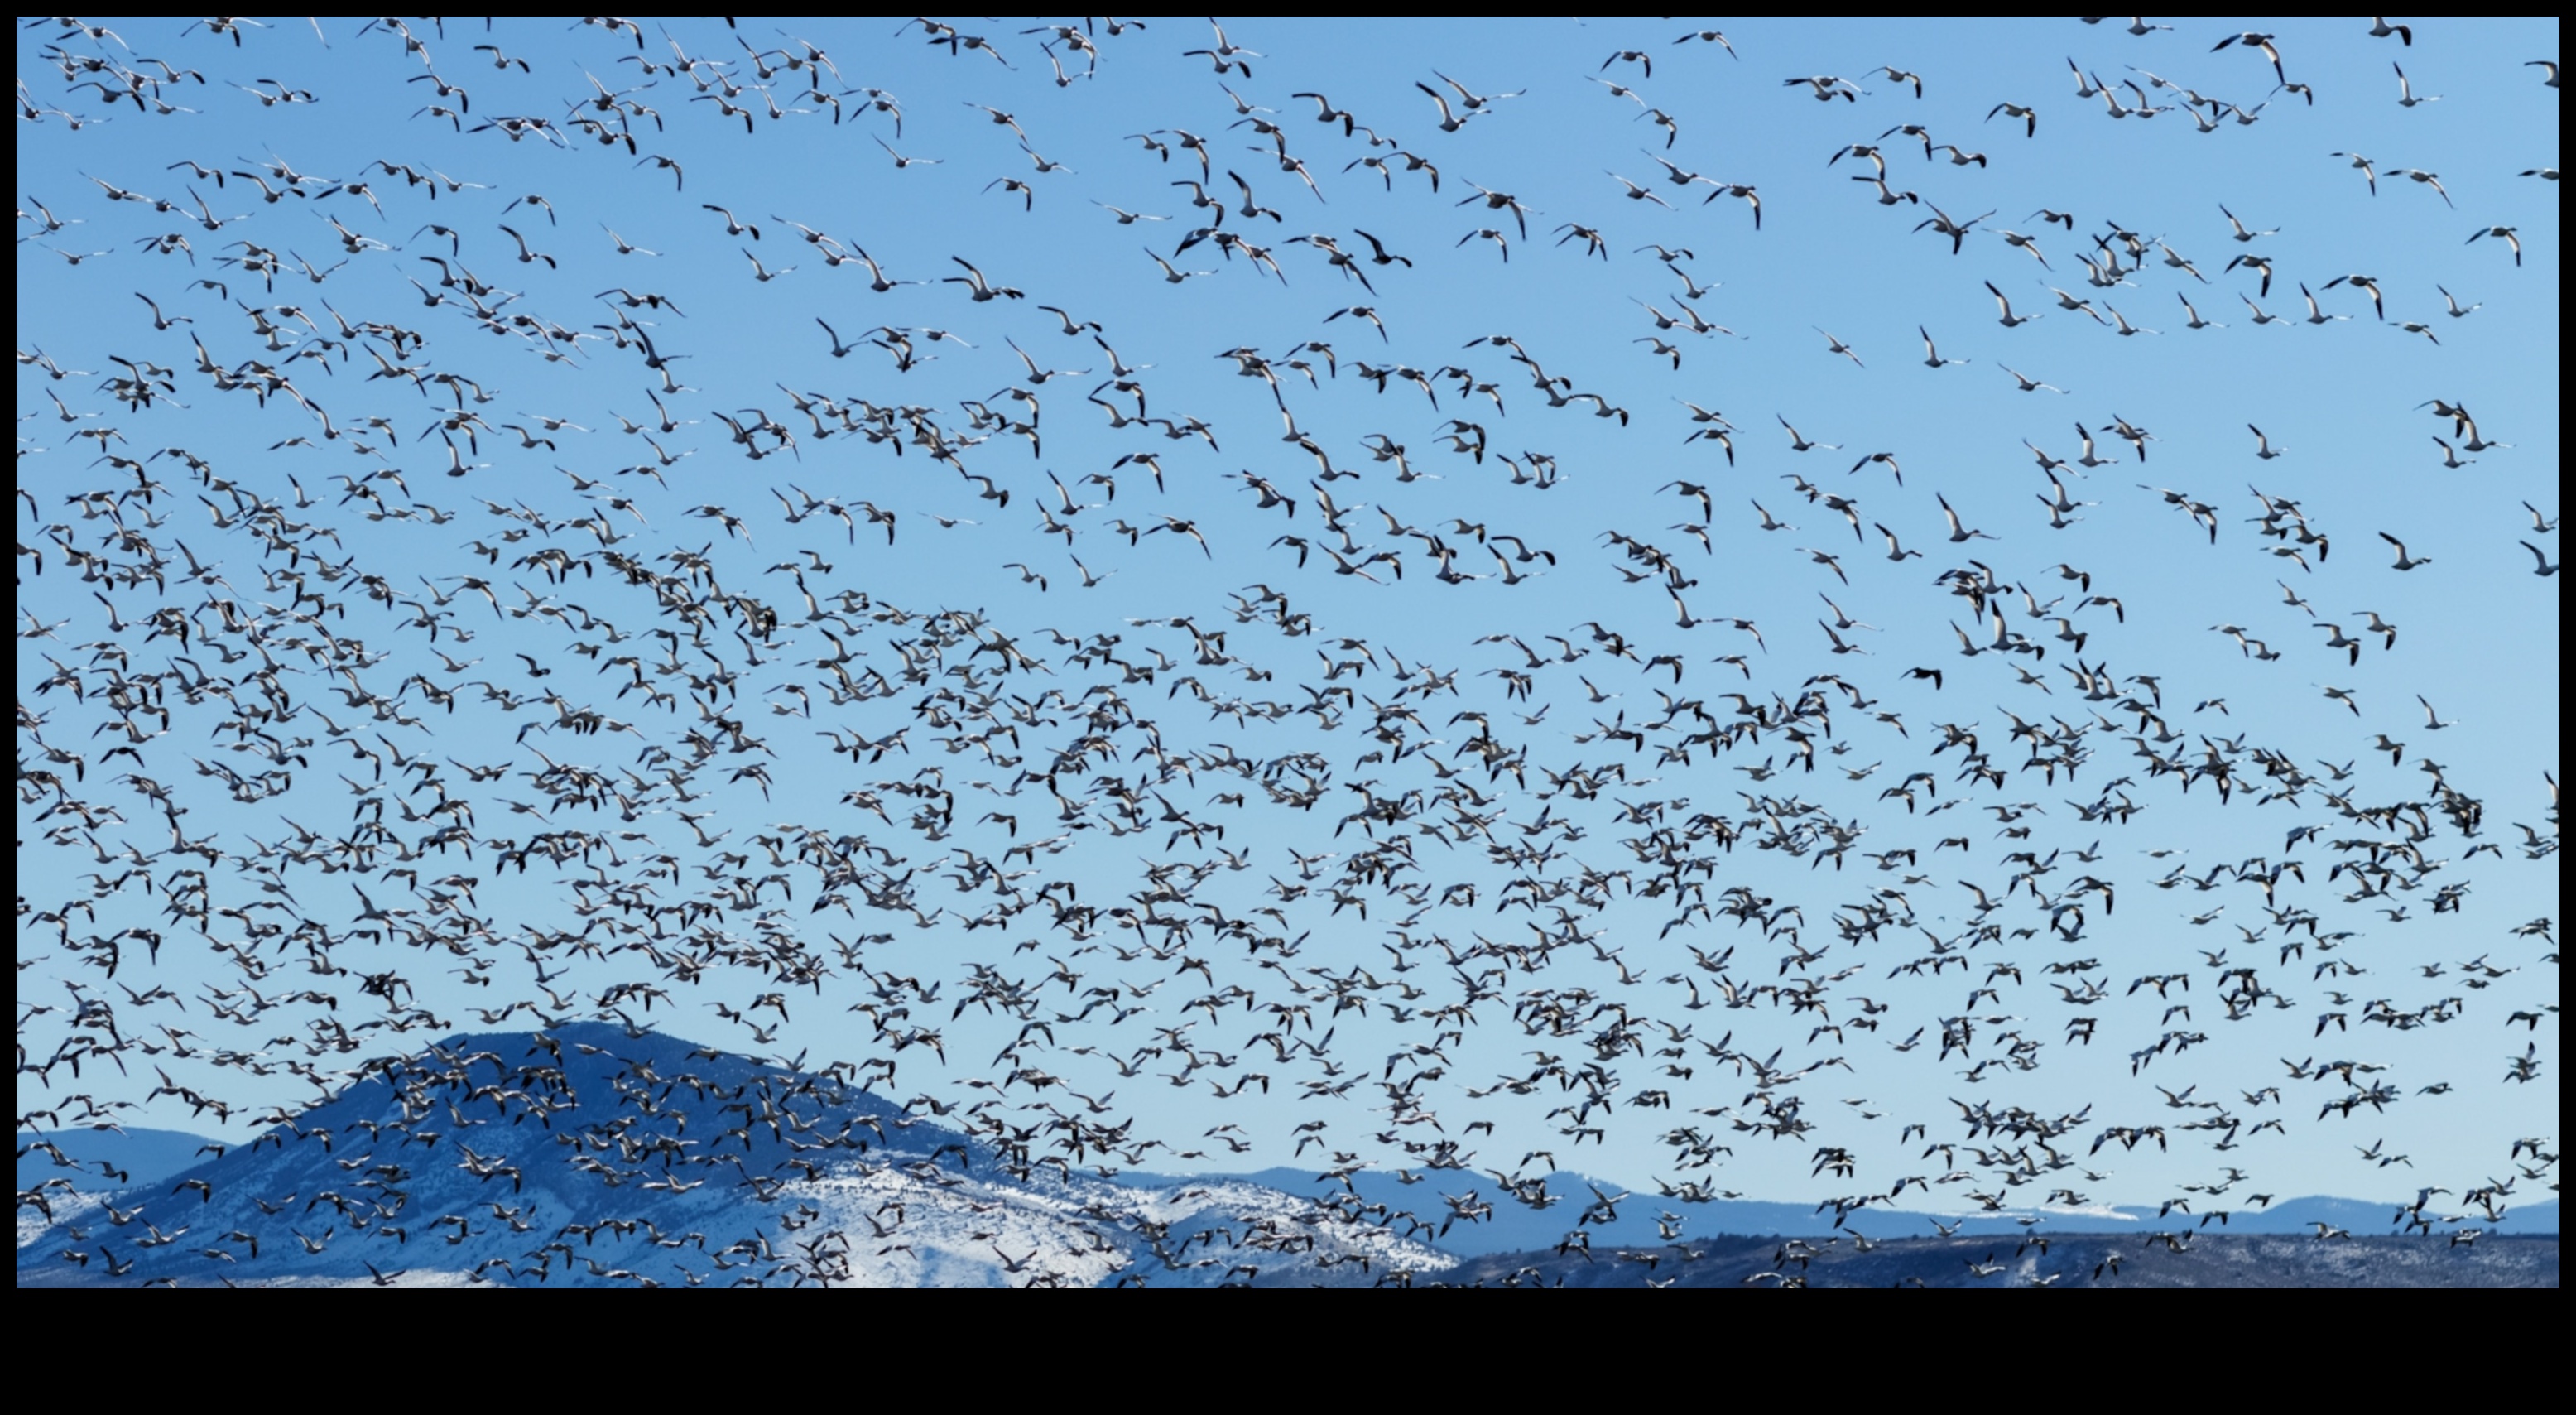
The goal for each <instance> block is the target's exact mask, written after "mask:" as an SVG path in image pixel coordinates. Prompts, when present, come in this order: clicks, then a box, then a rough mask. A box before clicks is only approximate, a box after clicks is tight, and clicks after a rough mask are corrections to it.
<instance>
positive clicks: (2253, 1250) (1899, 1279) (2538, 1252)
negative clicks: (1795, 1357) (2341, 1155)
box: [1425, 1231, 2558, 1288]
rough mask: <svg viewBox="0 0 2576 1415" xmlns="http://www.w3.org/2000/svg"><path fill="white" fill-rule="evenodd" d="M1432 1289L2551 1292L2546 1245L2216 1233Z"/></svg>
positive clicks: (1971, 1241)
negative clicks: (2405, 1289)
mask: <svg viewBox="0 0 2576 1415" xmlns="http://www.w3.org/2000/svg"><path fill="white" fill-rule="evenodd" d="M1425 1280H1426V1281H1428V1282H1438V1283H1441V1284H1455V1285H1462V1286H1470V1287H1644V1286H1650V1285H1651V1286H1657V1287H1731V1288H1745V1287H1985V1288H2028V1287H2052V1288H2057V1287H2063V1288H2090V1287H2105V1288H2121V1287H2228V1288H2242V1287H2262V1288H2280V1287H2301V1288H2306V1287H2334V1288H2345V1287H2538V1288H2555V1287H2557V1286H2558V1239H2557V1237H2556V1236H2555V1235H2534V1236H2528V1237H2493V1236H2489V1237H2481V1238H2476V1239H2473V1240H2469V1241H2464V1242H2453V1241H2452V1240H2450V1239H2448V1238H2441V1237H2425V1236H2422V1235H2417V1236H2414V1237H2388V1236H2384V1235H2383V1236H2371V1237H2361V1236H2358V1235H2356V1236H2354V1237H2351V1238H2327V1239H2319V1238H2317V1237H2315V1236H2313V1234H2312V1235H2311V1236H2309V1237H2304V1238H2293V1237H2291V1236H2290V1235H2288V1234H2282V1233H2263V1234H2256V1233H2228V1234H2221V1233H2217V1232H2215V1231H2212V1232H2209V1233H2202V1234H2195V1235H2191V1236H2188V1237H2181V1236H2177V1238H2176V1239H2175V1241H2174V1242H2172V1243H2167V1242H2165V1241H2163V1240H2161V1239H2157V1238H2153V1237H2146V1238H2141V1237H2139V1236H2138V1235H2134V1234H2111V1233H2081V1234H2064V1235H2060V1236H2058V1237H2055V1238H2052V1239H2050V1240H2049V1241H2048V1242H2047V1243H2045V1244H2044V1245H2043V1244H2041V1243H2039V1242H2036V1241H2034V1242H2030V1243H2027V1244H2023V1243H2016V1242H2014V1241H2013V1240H2011V1239H2008V1238H2000V1237H1969V1236H1967V1235H1964V1234H1963V1235H1960V1236H1958V1237H1953V1238H1938V1237H1934V1238H1895V1239H1889V1240H1887V1241H1885V1242H1873V1243H1869V1244H1866V1245H1863V1244H1861V1243H1859V1242H1856V1241H1855V1240H1853V1239H1851V1238H1849V1237H1844V1238H1840V1239H1832V1240H1826V1241H1824V1242H1821V1243H1816V1242H1807V1241H1803V1240H1797V1239H1785V1240H1784V1239H1768V1238H1766V1239H1755V1238H1724V1239H1715V1240H1703V1241H1697V1242H1688V1243H1667V1244H1660V1245H1646V1246H1628V1245H1619V1246H1613V1245H1609V1244H1602V1243H1596V1244H1594V1245H1593V1246H1592V1248H1591V1249H1590V1250H1589V1251H1588V1252H1585V1251H1572V1250H1570V1251H1567V1252H1564V1253H1559V1252H1556V1251H1555V1250H1553V1249H1542V1250H1539V1251H1537V1252H1529V1253H1504V1254H1495V1255H1491V1256H1487V1257H1482V1258H1476V1259H1472V1260H1470V1261H1468V1262H1466V1263H1463V1264H1461V1265H1459V1266H1458V1267H1456V1268H1454V1269H1452V1270H1450V1271H1448V1272H1444V1273H1440V1274H1438V1275H1436V1276H1435V1277H1432V1278H1428V1279H1425Z"/></svg>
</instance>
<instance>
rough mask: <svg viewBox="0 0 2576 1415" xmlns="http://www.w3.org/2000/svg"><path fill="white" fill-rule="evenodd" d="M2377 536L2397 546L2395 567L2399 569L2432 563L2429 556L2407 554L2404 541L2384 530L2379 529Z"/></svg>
mask: <svg viewBox="0 0 2576 1415" xmlns="http://www.w3.org/2000/svg"><path fill="white" fill-rule="evenodd" d="M2379 538H2380V539H2381V540H2384V541H2386V542H2388V543H2389V544H2390V545H2392V546H2395V547H2396V548H2397V560H2396V562H2395V563H2396V568H2398V569H2400V570H2413V569H2417V568H2419V567H2421V566H2425V565H2430V564H2432V563H2433V561H2432V558H2431V557H2430V556H2415V555H2409V554H2407V553H2406V542H2404V541H2402V540H2399V539H2398V538H2397V537H2395V536H2393V535H2390V534H2389V533H2388V532H2386V531H2381V532H2380V533H2379Z"/></svg>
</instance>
